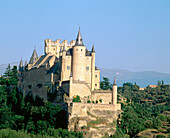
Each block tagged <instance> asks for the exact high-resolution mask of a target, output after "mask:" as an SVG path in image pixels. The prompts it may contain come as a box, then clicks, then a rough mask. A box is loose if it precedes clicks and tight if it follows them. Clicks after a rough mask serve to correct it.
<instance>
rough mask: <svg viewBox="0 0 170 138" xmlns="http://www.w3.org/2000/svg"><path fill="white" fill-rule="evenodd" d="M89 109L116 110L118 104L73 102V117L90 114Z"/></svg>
mask: <svg viewBox="0 0 170 138" xmlns="http://www.w3.org/2000/svg"><path fill="white" fill-rule="evenodd" d="M87 111H89V112H91V113H95V111H103V112H104V111H106V112H107V111H110V112H115V111H116V105H113V104H92V103H72V106H71V117H85V116H88V113H87Z"/></svg>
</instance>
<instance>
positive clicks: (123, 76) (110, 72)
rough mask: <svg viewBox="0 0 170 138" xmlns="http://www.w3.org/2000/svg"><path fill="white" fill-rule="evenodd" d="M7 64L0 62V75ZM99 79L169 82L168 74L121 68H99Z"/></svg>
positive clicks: (15, 63)
mask: <svg viewBox="0 0 170 138" xmlns="http://www.w3.org/2000/svg"><path fill="white" fill-rule="evenodd" d="M7 65H8V64H0V75H2V74H3V73H4V72H5V70H6V68H7ZM10 65H11V67H12V66H14V65H17V66H18V65H19V62H12V63H10ZM100 71H101V76H100V77H101V80H102V78H103V77H107V78H109V80H110V82H113V80H114V78H116V80H117V85H118V86H122V84H123V83H126V82H132V83H135V82H136V83H137V85H139V86H140V87H146V86H148V85H150V84H152V85H156V84H157V82H158V80H164V82H165V84H170V74H167V73H160V72H154V71H143V72H131V71H128V70H123V69H105V68H100Z"/></svg>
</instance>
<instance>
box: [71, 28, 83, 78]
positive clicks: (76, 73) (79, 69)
mask: <svg viewBox="0 0 170 138" xmlns="http://www.w3.org/2000/svg"><path fill="white" fill-rule="evenodd" d="M85 53H86V47H85V46H84V45H83V39H82V38H81V34H80V29H79V32H78V35H77V39H76V44H75V46H73V66H72V70H73V80H77V81H84V80H85V76H84V75H85V73H84V72H85V66H84V61H85Z"/></svg>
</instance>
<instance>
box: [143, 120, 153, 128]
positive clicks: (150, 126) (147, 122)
mask: <svg viewBox="0 0 170 138" xmlns="http://www.w3.org/2000/svg"><path fill="white" fill-rule="evenodd" d="M144 126H145V127H146V128H153V122H152V121H151V120H146V121H145V122H144Z"/></svg>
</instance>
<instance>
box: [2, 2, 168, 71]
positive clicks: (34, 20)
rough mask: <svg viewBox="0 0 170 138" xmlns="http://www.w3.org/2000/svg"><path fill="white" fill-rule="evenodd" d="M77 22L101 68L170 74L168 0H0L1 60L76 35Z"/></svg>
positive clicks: (24, 55)
mask: <svg viewBox="0 0 170 138" xmlns="http://www.w3.org/2000/svg"><path fill="white" fill-rule="evenodd" d="M79 26H80V28H81V33H82V37H83V39H84V40H83V41H84V44H85V45H86V46H87V48H88V49H90V50H91V47H92V45H93V44H94V46H95V50H96V64H97V66H98V67H99V68H112V69H127V70H130V71H148V70H149V71H157V72H163V73H170V0H93V1H92V0H84V1H83V0H61V1H59V0H48V1H47V0H15V1H14V0H0V64H4V63H11V62H15V61H19V60H20V59H21V57H22V59H23V60H29V58H30V56H31V54H32V52H33V49H34V46H36V50H37V53H38V55H41V54H44V39H47V38H48V39H52V40H55V39H60V38H61V40H65V39H66V40H68V41H71V40H74V39H76V36H77V32H78V28H79Z"/></svg>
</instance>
